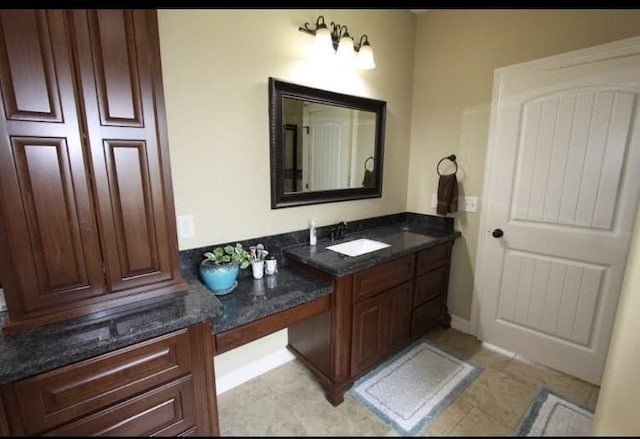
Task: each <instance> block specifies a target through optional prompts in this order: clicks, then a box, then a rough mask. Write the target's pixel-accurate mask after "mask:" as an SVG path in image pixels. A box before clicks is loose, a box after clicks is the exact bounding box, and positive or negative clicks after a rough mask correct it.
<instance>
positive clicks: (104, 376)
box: [0, 322, 219, 436]
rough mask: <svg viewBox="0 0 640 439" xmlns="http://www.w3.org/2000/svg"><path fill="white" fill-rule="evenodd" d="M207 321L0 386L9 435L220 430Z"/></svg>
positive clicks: (1, 422) (1, 423) (0, 422)
mask: <svg viewBox="0 0 640 439" xmlns="http://www.w3.org/2000/svg"><path fill="white" fill-rule="evenodd" d="M212 346H213V342H212V328H211V322H203V323H198V324H195V325H192V326H190V327H188V328H185V329H181V330H178V331H175V332H172V333H169V334H166V335H163V336H159V337H156V338H153V339H150V340H146V341H144V342H140V343H138V344H135V345H132V346H129V347H126V348H122V349H118V350H116V351H113V352H109V353H107V354H103V355H100V356H98V357H95V358H90V359H88V360H84V361H80V362H78V363H74V364H71V365H68V366H64V367H61V368H58V369H54V370H51V371H48V372H45V373H42V374H39V375H35V376H32V377H29V378H26V379H24V380H21V381H18V382H15V383H10V384H5V385H3V386H1V387H0V396H1V400H0V408H2V406H4V409H5V412H6V417H5V418H0V431H1V432H4V433H5V434H10V435H19V436H22V435H28V436H32V435H47V436H94V435H106V436H152V435H153V436H157V435H161V436H183V435H201V436H211V435H218V434H219V428H218V415H217V407H216V399H215V378H214V369H213V349H212Z"/></svg>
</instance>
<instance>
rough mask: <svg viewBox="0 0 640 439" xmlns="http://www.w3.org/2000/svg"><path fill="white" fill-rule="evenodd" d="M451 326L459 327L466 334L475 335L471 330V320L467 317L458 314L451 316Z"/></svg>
mask: <svg viewBox="0 0 640 439" xmlns="http://www.w3.org/2000/svg"><path fill="white" fill-rule="evenodd" d="M451 327H452V328H453V329H457V330H458V331H460V332H464V333H465V334H471V335H475V334H474V333H473V332H472V331H471V321H470V320H467V319H463V318H461V317H458V316H454V315H452V316H451Z"/></svg>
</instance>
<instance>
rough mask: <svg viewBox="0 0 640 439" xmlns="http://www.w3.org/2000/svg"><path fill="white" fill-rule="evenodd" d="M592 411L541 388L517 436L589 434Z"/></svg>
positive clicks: (582, 435)
mask: <svg viewBox="0 0 640 439" xmlns="http://www.w3.org/2000/svg"><path fill="white" fill-rule="evenodd" d="M592 419H593V412H591V411H589V410H587V409H586V408H585V407H582V406H580V405H578V404H575V403H573V402H571V401H567V400H566V399H564V398H563V397H562V396H560V395H558V394H557V393H554V392H553V391H552V390H550V389H547V388H546V387H545V388H543V389H542V390H541V391H540V393H539V394H538V396H537V397H536V399H535V400H534V402H533V404H532V405H531V408H530V409H529V412H528V414H527V416H525V418H524V421H523V423H522V426H521V427H520V430H519V433H518V436H581V437H584V436H590V435H591V421H592Z"/></svg>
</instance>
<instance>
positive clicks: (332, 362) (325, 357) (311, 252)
mask: <svg viewBox="0 0 640 439" xmlns="http://www.w3.org/2000/svg"><path fill="white" fill-rule="evenodd" d="M459 236H460V234H459V232H455V231H453V230H450V231H446V230H434V229H429V228H426V227H420V226H418V225H413V226H408V225H406V224H398V225H390V226H384V227H379V228H374V229H371V230H367V231H365V232H362V233H361V234H356V235H351V236H349V237H347V238H345V239H344V240H343V241H352V240H354V239H358V238H362V237H365V238H367V239H375V240H376V241H379V242H383V243H387V244H390V245H389V246H388V247H385V248H382V249H379V250H376V251H372V252H370V253H365V254H362V255H360V256H354V257H352V256H344V255H342V254H340V253H336V252H334V251H332V250H329V249H327V247H329V246H331V245H335V244H336V243H335V242H326V241H325V242H324V243H321V242H319V243H318V245H316V246H310V245H309V246H298V247H294V248H290V249H287V250H285V254H286V255H287V257H288V261H289V265H290V266H291V267H292V268H295V269H298V270H301V271H303V272H306V273H308V274H311V275H313V276H316V277H318V278H320V279H323V280H325V281H327V282H330V283H331V284H332V285H333V294H332V296H331V306H330V308H331V309H330V311H329V312H327V313H325V314H322V315H319V316H316V317H314V318H311V319H307V320H305V321H302V322H299V323H297V324H295V325H292V326H290V327H289V330H288V337H289V338H288V346H287V347H288V348H289V350H291V351H292V352H293V353H294V354H295V355H296V357H297V358H298V359H299V360H301V361H302V362H303V363H304V364H305V365H306V366H307V367H308V368H309V369H310V370H312V371H313V372H314V374H315V375H316V377H317V378H318V380H319V382H320V384H321V385H322V386H323V388H324V390H325V393H326V396H327V399H328V400H329V401H330V402H331V403H332V404H333V405H339V404H340V403H341V402H342V401H343V400H344V393H345V392H346V391H347V390H348V389H349V388H350V387H351V386H352V385H353V383H354V381H355V380H356V379H357V378H358V377H360V376H362V375H363V374H364V373H366V372H367V371H369V370H370V369H372V368H373V367H375V366H376V365H377V364H379V363H380V362H381V361H383V360H384V359H386V358H388V357H390V356H391V355H393V354H394V353H396V352H398V351H400V350H401V349H402V348H404V347H406V346H407V345H408V344H410V343H411V342H412V341H413V340H415V339H417V338H419V337H420V336H422V335H424V334H425V333H426V332H427V331H429V330H430V329H431V328H433V327H434V326H435V325H441V326H443V327H449V326H450V320H451V317H450V316H449V314H448V312H447V305H446V304H447V288H448V283H449V267H450V261H451V249H452V246H453V243H454V240H455V239H456V238H457V237H459Z"/></svg>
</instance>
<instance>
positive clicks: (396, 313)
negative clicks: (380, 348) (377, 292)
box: [384, 281, 412, 355]
mask: <svg viewBox="0 0 640 439" xmlns="http://www.w3.org/2000/svg"><path fill="white" fill-rule="evenodd" d="M411 293H412V283H411V281H409V282H405V283H403V284H402V285H398V286H397V287H395V288H393V289H391V290H389V292H388V293H385V295H386V296H387V300H388V304H387V305H386V306H385V307H384V308H385V312H386V313H387V319H386V320H387V329H388V332H387V340H386V346H385V355H386V354H390V353H393V352H396V351H398V350H400V349H402V348H403V347H404V346H406V345H407V344H409V342H410V340H411V301H412V294H411Z"/></svg>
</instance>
